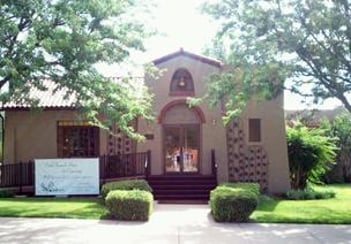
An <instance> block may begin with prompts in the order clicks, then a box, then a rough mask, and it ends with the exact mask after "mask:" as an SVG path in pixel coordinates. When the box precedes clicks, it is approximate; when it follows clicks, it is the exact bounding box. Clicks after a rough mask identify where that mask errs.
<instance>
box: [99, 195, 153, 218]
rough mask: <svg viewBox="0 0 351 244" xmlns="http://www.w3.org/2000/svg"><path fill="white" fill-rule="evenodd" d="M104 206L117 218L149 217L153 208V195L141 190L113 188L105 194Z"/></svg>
mask: <svg viewBox="0 0 351 244" xmlns="http://www.w3.org/2000/svg"><path fill="white" fill-rule="evenodd" d="M105 203H106V207H107V209H108V210H109V212H110V214H111V215H112V216H113V217H114V218H115V219H118V220H140V221H146V220H148V219H149V216H150V214H151V213H152V209H153V196H152V194H151V193H150V192H147V191H141V190H114V191H110V192H109V193H108V195H107V196H106V200H105Z"/></svg>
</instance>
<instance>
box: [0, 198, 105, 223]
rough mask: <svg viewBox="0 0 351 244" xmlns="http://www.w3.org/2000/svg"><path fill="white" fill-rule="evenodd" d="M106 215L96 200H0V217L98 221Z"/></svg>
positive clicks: (99, 201) (99, 202)
mask: <svg viewBox="0 0 351 244" xmlns="http://www.w3.org/2000/svg"><path fill="white" fill-rule="evenodd" d="M106 215H107V210H106V209H105V207H104V206H103V205H102V203H101V200H100V199H97V198H0V216H2V217H45V218H46V217H47V218H49V217H50V218H77V219H78V218H79V219H100V218H103V217H104V216H106Z"/></svg>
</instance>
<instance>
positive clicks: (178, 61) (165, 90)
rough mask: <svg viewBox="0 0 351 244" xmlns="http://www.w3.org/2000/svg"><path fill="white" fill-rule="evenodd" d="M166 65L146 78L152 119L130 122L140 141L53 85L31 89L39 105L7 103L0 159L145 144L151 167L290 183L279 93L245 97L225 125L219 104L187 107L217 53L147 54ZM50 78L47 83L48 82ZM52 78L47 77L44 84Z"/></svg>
mask: <svg viewBox="0 0 351 244" xmlns="http://www.w3.org/2000/svg"><path fill="white" fill-rule="evenodd" d="M153 62H154V64H155V65H156V66H157V67H159V68H161V69H163V70H164V72H163V74H162V76H161V77H160V78H159V79H158V80H153V79H149V78H146V79H145V83H146V85H147V86H148V87H149V89H150V90H151V92H152V93H153V94H154V103H153V110H154V113H155V114H156V119H155V121H154V122H153V123H150V122H146V121H144V120H143V119H139V120H138V121H137V122H136V124H135V126H136V127H137V130H138V132H140V133H141V134H144V135H145V137H146V141H145V142H143V143H136V142H134V141H132V140H131V139H129V138H127V137H125V136H123V135H122V134H121V133H118V128H117V127H115V126H113V127H111V129H112V130H114V131H115V133H117V134H118V135H119V136H117V137H114V136H111V135H110V134H109V133H107V132H105V131H103V130H101V129H99V128H96V127H92V126H89V125H88V123H86V122H84V121H80V120H79V119H78V118H79V114H78V111H77V110H76V109H75V108H74V107H73V106H72V102H73V101H71V100H69V99H68V100H64V99H63V95H62V94H61V93H60V92H58V93H55V94H54V95H53V94H52V93H50V91H51V92H52V89H53V88H50V87H49V89H48V91H45V92H42V91H37V93H38V94H36V96H37V97H38V98H40V103H39V106H40V107H42V108H43V111H41V112H33V111H31V110H30V109H29V108H28V107H27V106H24V105H19V104H14V103H12V104H7V105H4V106H3V107H2V110H3V111H5V134H4V159H3V163H4V164H9V163H14V162H19V161H28V160H33V159H36V158H57V157H92V156H96V155H102V154H123V153H132V152H144V151H147V150H150V151H151V155H152V157H151V158H152V163H151V169H150V170H151V172H150V173H151V175H154V176H156V175H164V176H166V177H167V176H174V175H183V176H184V175H186V176H188V177H192V176H194V177H196V176H199V175H203V176H206V175H211V174H213V172H214V165H213V161H214V157H215V163H216V166H217V171H216V174H217V179H218V181H219V182H224V181H254V182H259V183H260V185H261V188H262V189H263V190H268V191H269V192H272V193H275V192H284V191H286V190H287V189H289V172H288V171H289V168H288V158H287V146H286V140H285V127H284V110H283V94H281V95H280V96H278V97H277V98H275V99H274V100H271V101H264V102H260V103H255V102H250V103H249V104H248V105H247V107H246V109H245V110H244V111H243V113H242V115H241V116H240V118H238V119H236V120H234V121H232V122H231V123H230V124H229V125H227V126H224V125H223V123H222V119H221V116H222V110H221V108H220V107H218V108H210V107H209V106H208V104H206V103H202V104H200V105H198V106H193V107H189V106H188V105H187V103H186V99H187V97H192V96H195V97H200V96H202V95H204V93H205V92H206V82H205V80H206V78H207V77H208V76H209V75H210V74H212V73H215V72H221V71H222V67H223V64H222V63H221V62H220V61H218V60H215V59H211V58H209V57H205V56H201V55H197V54H194V53H190V52H187V51H184V50H182V49H181V50H179V51H177V52H174V53H171V54H168V55H166V56H164V57H161V58H159V59H156V60H154V61H153ZM48 84H49V83H48ZM49 86H50V85H49Z"/></svg>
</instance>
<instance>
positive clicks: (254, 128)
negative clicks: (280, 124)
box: [249, 119, 261, 142]
mask: <svg viewBox="0 0 351 244" xmlns="http://www.w3.org/2000/svg"><path fill="white" fill-rule="evenodd" d="M249 142H261V119H249Z"/></svg>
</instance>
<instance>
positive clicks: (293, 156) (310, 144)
mask: <svg viewBox="0 0 351 244" xmlns="http://www.w3.org/2000/svg"><path fill="white" fill-rule="evenodd" d="M286 130H287V133H286V137H287V143H288V157H289V168H290V182H291V187H292V188H293V189H305V188H306V186H307V181H310V182H315V183H318V182H319V181H320V178H321V177H322V176H323V175H324V174H325V173H326V172H327V171H328V170H329V169H330V167H329V166H330V163H331V162H334V158H335V151H336V150H337V147H336V145H335V139H334V138H330V137H327V136H325V131H323V130H321V129H309V128H307V127H305V126H303V125H302V124H297V125H295V126H294V127H287V129H286Z"/></svg>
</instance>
